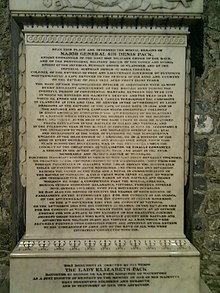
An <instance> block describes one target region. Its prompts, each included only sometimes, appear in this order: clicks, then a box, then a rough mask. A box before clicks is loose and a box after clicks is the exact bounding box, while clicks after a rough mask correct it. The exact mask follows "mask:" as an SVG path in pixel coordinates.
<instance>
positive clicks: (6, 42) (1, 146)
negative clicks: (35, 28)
mask: <svg viewBox="0 0 220 293" xmlns="http://www.w3.org/2000/svg"><path fill="white" fill-rule="evenodd" d="M10 52H11V50H10V32H9V12H8V3H7V1H4V0H0V292H2V293H3V292H4V291H6V289H7V283H6V282H5V279H7V278H8V268H9V251H10V250H11V249H12V242H13V237H12V229H11V227H12V215H11V212H12V209H11V199H12V192H11V190H12V188H11V185H12V179H11V178H12V168H11V166H12V151H11V148H12V119H11V105H10V93H11V64H10V60H11V56H10ZM3 288H4V289H3Z"/></svg>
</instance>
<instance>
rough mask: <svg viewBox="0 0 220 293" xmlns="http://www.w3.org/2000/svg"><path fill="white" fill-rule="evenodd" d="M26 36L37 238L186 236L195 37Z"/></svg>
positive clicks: (30, 189) (31, 219) (31, 207)
mask: <svg viewBox="0 0 220 293" xmlns="http://www.w3.org/2000/svg"><path fill="white" fill-rule="evenodd" d="M25 38H26V64H27V65H26V67H27V72H26V76H27V106H26V108H27V117H26V122H27V174H28V177H27V230H26V235H27V237H29V238H38V237H41V238H42V239H43V238H48V237H51V238H58V239H59V238H63V237H64V238H65V237H66V238H68V237H71V236H72V235H74V236H75V237H76V238H83V237H85V235H86V237H91V238H95V237H107V238H109V237H124V238H130V237H131V238H132V237H134V238H137V237H143V236H144V237H145V236H148V237H149V236H151V237H158V238H159V237H168V238H169V237H183V201H184V197H183V186H184V183H183V179H184V178H183V173H184V121H185V120H184V119H185V117H184V105H185V58H186V57H185V47H186V36H184V35H165V36H164V35H153V34H141V35H134V34H127V35H122V34H112V35H107V34H97V35H96V34H93V35H89V34H74V33H72V34H69V33H68V34H56V33H53V34H52V33H50V34H45V33H40V32H39V33H27V34H26V36H25Z"/></svg>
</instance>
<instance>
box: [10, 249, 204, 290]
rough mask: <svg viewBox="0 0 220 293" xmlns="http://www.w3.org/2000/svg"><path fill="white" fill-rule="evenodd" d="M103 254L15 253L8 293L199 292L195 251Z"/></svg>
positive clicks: (197, 259)
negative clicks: (123, 255)
mask: <svg viewBox="0 0 220 293" xmlns="http://www.w3.org/2000/svg"><path fill="white" fill-rule="evenodd" d="M103 256H104V255H103ZM103 256H100V257H92V256H91V257H82V256H80V257H66V256H65V257H62V256H61V255H60V254H54V256H53V257H51V255H50V258H49V257H48V256H47V253H45V255H44V256H43V255H42V257H39V254H38V257H37V254H36V256H35V257H34V256H31V257H30V256H27V255H26V256H25V253H23V254H22V253H21V254H20V256H19V254H17V255H16V256H14V257H12V259H11V279H12V282H11V284H12V286H11V293H23V292H32V293H38V292H40V291H41V290H42V291H44V292H47V293H51V292H53V293H70V292H71V293H76V292H77V293H78V292H81V293H91V292H109V293H113V292H114V293H115V292H118V293H119V292H120V293H121V292H126V293H133V292H139V293H146V292H149V293H155V292H156V293H177V292H178V293H186V292H193V293H199V257H198V255H197V254H195V256H187V255H184V254H182V253H181V255H180V254H178V253H174V252H172V251H171V252H170V253H169V256H168V255H164V256H163V257H161V254H160V257H158V256H155V254H154V255H153V256H136V257H109V256H108V257H105V256H104V257H103Z"/></svg>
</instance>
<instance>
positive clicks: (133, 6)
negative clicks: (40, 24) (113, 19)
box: [10, 0, 203, 17]
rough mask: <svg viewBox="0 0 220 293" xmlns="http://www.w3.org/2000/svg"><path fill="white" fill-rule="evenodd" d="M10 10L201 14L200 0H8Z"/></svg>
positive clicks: (170, 15) (201, 4) (201, 5)
mask: <svg viewBox="0 0 220 293" xmlns="http://www.w3.org/2000/svg"><path fill="white" fill-rule="evenodd" d="M10 9H11V10H12V12H13V13H18V12H21V11H24V12H35V13H37V12H48V13H51V12H57V13H62V12H73V11H74V12H84V13H91V12H93V11H96V12H102V13H103V12H108V13H116V12H128V11H129V13H136V14H142V13H145V14H146V13H150V14H152V13H156V14H162V15H163V14H164V15H166V14H169V17H172V16H175V14H182V15H193V14H198V13H202V11H203V1H202V0H183V1H181V0H172V1H171V0H162V1H161V0H160V1H159V0H151V1H148V0H141V1H137V0H132V1H123V0H118V1H113V0H112V1H98V0H93V1H92V0H81V1H77V0H39V1H36V0H35V1H34V0H31V1H30V0H29V1H24V0H10Z"/></svg>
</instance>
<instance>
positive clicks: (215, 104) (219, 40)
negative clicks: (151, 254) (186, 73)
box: [0, 0, 220, 293]
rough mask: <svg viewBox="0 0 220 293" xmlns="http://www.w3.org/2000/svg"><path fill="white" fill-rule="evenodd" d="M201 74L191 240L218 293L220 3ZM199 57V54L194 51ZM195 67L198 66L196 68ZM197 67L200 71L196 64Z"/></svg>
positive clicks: (4, 50)
mask: <svg viewBox="0 0 220 293" xmlns="http://www.w3.org/2000/svg"><path fill="white" fill-rule="evenodd" d="M204 11H205V13H204V44H203V45H204V61H203V62H204V72H203V74H202V76H197V77H196V97H195V98H196V101H195V104H196V105H195V142H194V211H193V231H192V235H193V236H192V238H193V239H192V240H193V243H194V244H195V246H196V247H197V248H198V249H199V250H200V252H201V273H202V276H203V278H204V279H205V281H206V282H207V283H208V284H209V286H210V288H211V289H212V291H213V293H219V292H220V272H219V263H220V236H219V235H220V231H219V230H220V200H219V196H220V121H219V111H220V32H219V29H220V17H219V15H220V2H219V0H209V1H208V0H206V1H205V9H204ZM0 36H1V40H0V292H1V293H3V292H4V293H5V292H7V291H8V288H7V282H5V281H4V280H5V279H6V280H7V274H8V266H9V260H8V254H9V251H10V250H11V249H12V246H13V243H14V238H15V237H14V233H13V229H12V227H13V225H12V224H13V223H12V210H13V209H12V208H11V207H12V187H11V186H12V179H11V178H12V168H11V166H12V152H11V146H12V131H11V129H12V121H11V106H10V93H11V79H12V73H11V72H12V70H11V64H10V60H11V42H10V30H9V12H8V1H7V0H0ZM196 53H197V52H196ZM198 54H199V52H198ZM197 65H198V64H197ZM198 67H201V66H200V64H199V66H198Z"/></svg>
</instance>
